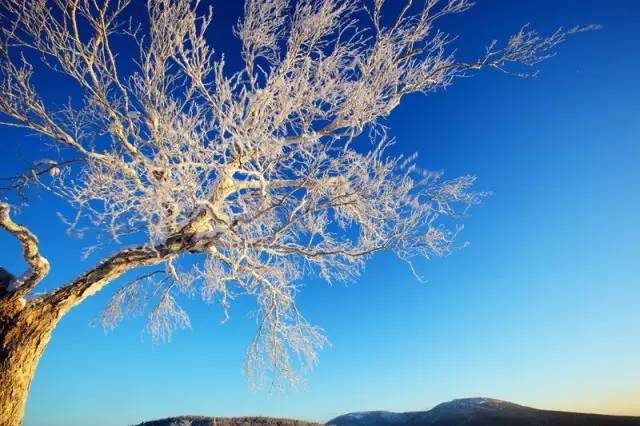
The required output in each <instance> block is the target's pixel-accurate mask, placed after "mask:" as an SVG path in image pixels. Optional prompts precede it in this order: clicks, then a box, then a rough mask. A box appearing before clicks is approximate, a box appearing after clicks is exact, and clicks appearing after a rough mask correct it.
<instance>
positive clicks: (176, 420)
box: [137, 416, 320, 426]
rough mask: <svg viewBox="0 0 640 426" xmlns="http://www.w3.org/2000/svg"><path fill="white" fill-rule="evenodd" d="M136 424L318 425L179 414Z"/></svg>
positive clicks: (181, 425) (254, 418) (173, 425)
mask: <svg viewBox="0 0 640 426" xmlns="http://www.w3.org/2000/svg"><path fill="white" fill-rule="evenodd" d="M137 426H320V423H309V422H303V421H301V420H291V419H275V418H271V417H202V416H180V417H169V418H167V419H161V420H152V421H150V422H144V423H140V424H139V425H137Z"/></svg>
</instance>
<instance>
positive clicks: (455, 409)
mask: <svg viewBox="0 0 640 426" xmlns="http://www.w3.org/2000/svg"><path fill="white" fill-rule="evenodd" d="M328 425H333V426H463V425H464V426H498V425H499V426H640V417H628V416H605V415H599V414H583V413H569V412H563V411H550V410H538V409H535V408H530V407H525V406H522V405H518V404H513V403H511V402H506V401H500V400H497V399H490V398H464V399H455V400H453V401H450V402H445V403H442V404H439V405H437V406H435V407H434V408H432V409H431V410H428V411H415V412H408V413H393V412H389V411H367V412H360V413H350V414H345V415H342V416H339V417H336V418H335V419H333V420H331V421H329V422H328Z"/></svg>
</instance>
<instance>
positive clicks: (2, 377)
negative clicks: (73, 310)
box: [0, 299, 62, 426]
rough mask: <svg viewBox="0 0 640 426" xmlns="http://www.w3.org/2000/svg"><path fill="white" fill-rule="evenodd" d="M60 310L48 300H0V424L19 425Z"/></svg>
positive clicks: (5, 425)
mask: <svg viewBox="0 0 640 426" xmlns="http://www.w3.org/2000/svg"><path fill="white" fill-rule="evenodd" d="M61 317H62V312H60V311H59V310H58V309H54V307H53V306H52V305H50V304H45V303H40V304H35V305H33V306H29V307H24V302H23V301H22V300H21V299H13V300H3V301H1V302H0V426H19V425H20V424H21V421H22V415H23V413H24V407H25V403H26V401H27V394H28V391H29V386H30V385H31V380H32V379H33V376H34V374H35V371H36V366H37V364H38V361H39V360H40V356H41V355H42V353H43V352H44V349H45V347H46V345H47V343H48V342H49V338H50V337H51V332H52V331H53V329H54V327H55V326H56V324H57V323H58V321H59V319H60V318H61Z"/></svg>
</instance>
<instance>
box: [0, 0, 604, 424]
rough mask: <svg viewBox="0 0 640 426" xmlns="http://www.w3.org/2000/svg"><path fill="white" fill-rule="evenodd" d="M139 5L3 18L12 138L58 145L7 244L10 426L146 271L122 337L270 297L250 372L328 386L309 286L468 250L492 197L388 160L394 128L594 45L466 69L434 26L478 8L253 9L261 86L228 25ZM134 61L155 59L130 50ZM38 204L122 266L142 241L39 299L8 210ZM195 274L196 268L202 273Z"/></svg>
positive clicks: (173, 5)
mask: <svg viewBox="0 0 640 426" xmlns="http://www.w3.org/2000/svg"><path fill="white" fill-rule="evenodd" d="M130 1H131V0H0V7H1V9H2V13H3V17H2V37H1V40H0V85H1V89H0V90H1V92H2V96H0V113H2V116H3V117H4V118H3V120H2V124H3V125H6V126H12V127H18V128H23V129H25V130H26V131H28V132H30V133H34V132H35V133H37V134H38V135H40V136H41V138H40V139H33V138H32V139H31V140H30V142H29V143H30V144H32V145H30V146H29V150H32V151H33V152H34V153H37V155H38V156H39V157H40V158H41V159H39V160H38V161H36V162H35V163H34V164H33V166H32V167H29V168H28V169H27V170H25V171H24V173H20V174H19V175H17V176H6V177H5V178H3V180H2V187H3V190H4V191H3V193H4V194H5V196H4V198H5V201H3V202H2V204H0V225H1V226H2V227H3V228H4V229H5V230H6V231H8V232H9V233H11V234H13V236H15V238H16V239H17V240H18V241H19V243H20V244H21V246H22V248H23V251H24V258H25V260H26V263H27V266H28V268H27V271H26V272H24V273H23V274H22V275H19V276H17V277H16V278H12V279H11V280H10V282H8V283H7V284H6V285H5V286H4V287H3V288H1V289H0V418H1V419H2V420H1V421H0V423H1V424H2V425H12V426H13V425H18V424H19V423H20V419H21V416H22V413H23V409H24V403H25V400H26V395H27V391H28V388H29V385H30V382H31V379H32V376H33V374H34V371H35V368H36V364H37V362H38V359H39V358H40V356H41V354H42V352H43V350H44V348H45V346H46V344H47V342H48V340H49V337H50V334H51V331H52V330H53V328H54V327H55V325H56V323H57V322H58V321H59V320H60V318H61V317H62V316H63V315H65V314H66V313H67V312H68V311H69V310H70V309H72V308H73V307H74V306H76V305H78V304H79V303H81V302H82V301H84V300H85V299H86V298H87V297H88V296H90V295H92V294H94V293H96V292H97V291H99V290H101V289H102V288H103V287H104V286H106V285H107V284H109V283H111V282H113V281H114V280H116V279H117V278H118V277H120V276H121V275H123V274H124V273H125V272H127V271H130V270H132V269H135V268H144V267H147V269H146V270H145V269H143V270H141V274H142V275H140V277H139V278H138V279H135V280H133V281H131V282H129V283H126V284H123V285H122V286H121V287H120V288H119V289H118V290H117V292H116V293H115V296H114V298H113V299H112V301H111V302H110V303H109V304H108V306H107V307H106V309H105V311H104V312H103V314H102V315H101V319H102V322H103V324H104V325H105V327H112V326H115V324H117V322H118V321H119V320H120V319H121V318H122V317H123V316H125V315H127V314H135V313H141V312H146V311H148V313H149V323H148V329H149V331H150V333H151V334H152V335H153V336H154V338H157V339H166V340H168V339H169V338H170V337H171V333H172V331H173V330H174V329H175V328H176V327H187V326H188V325H189V317H188V316H187V314H186V312H185V311H184V310H183V309H182V308H181V307H180V306H179V305H178V304H177V302H176V299H175V295H176V294H178V293H199V294H201V296H202V298H203V299H205V300H206V301H212V300H219V301H220V302H221V304H222V306H223V308H224V309H225V313H226V309H227V306H228V303H229V301H230V300H231V299H232V298H233V297H234V295H237V294H241V293H242V294H248V295H252V296H254V297H255V299H256V300H257V306H258V309H257V315H256V318H257V322H258V331H257V333H256V335H255V337H254V339H253V341H252V342H251V344H250V348H249V351H248V356H247V364H246V366H247V367H246V370H247V373H248V375H249V376H250V377H251V378H252V380H254V381H257V382H260V380H261V377H262V372H265V371H266V373H268V374H269V376H270V377H281V378H285V379H294V378H295V375H294V371H296V368H295V365H296V363H297V361H296V360H298V359H300V360H301V361H302V363H303V364H305V365H312V364H313V362H314V360H315V357H316V352H317V350H318V349H319V348H321V347H322V346H323V344H324V343H325V337H324V336H323V334H322V332H321V330H319V329H318V328H316V327H314V326H312V325H310V324H309V323H307V321H305V319H304V318H303V316H302V315H301V314H300V312H299V311H298V309H297V308H296V304H295V300H294V297H295V294H296V292H297V287H296V285H297V283H300V281H301V279H302V278H303V277H304V276H307V275H309V274H316V275H318V276H320V277H322V278H324V279H325V280H327V281H329V282H331V281H344V280H349V279H354V278H355V277H357V275H358V273H359V272H360V271H361V269H362V267H363V266H364V263H365V261H366V260H367V259H368V258H369V257H370V256H371V255H372V254H374V253H376V252H378V251H382V250H387V251H391V252H393V253H395V254H396V255H397V256H398V257H399V258H400V259H401V260H403V261H406V262H407V263H409V264H411V261H412V259H413V258H415V257H416V256H418V257H427V258H428V257H431V256H438V255H443V254H445V253H447V252H448V251H449V250H450V248H451V247H452V242H453V238H454V236H455V233H456V232H455V229H453V230H448V229H447V228H446V227H445V226H444V223H443V221H442V219H443V218H454V219H455V218H457V217H459V216H460V215H461V214H462V213H463V212H464V209H465V208H466V207H467V206H469V205H472V204H475V203H478V202H479V201H480V199H481V198H482V196H483V195H484V194H482V193H476V192H473V191H472V190H471V186H472V184H473V181H474V178H473V177H471V176H463V177H459V178H455V179H451V180H444V179H442V176H441V175H440V174H437V173H430V172H426V171H422V170H420V169H418V168H417V167H416V165H415V162H414V157H413V156H412V157H408V158H405V157H398V156H395V157H394V156H392V155H390V154H389V151H388V147H389V146H390V145H391V143H392V140H391V139H390V138H389V137H388V136H387V132H386V127H385V125H384V121H383V120H384V117H386V116H388V115H389V114H390V113H391V111H392V110H393V109H394V108H395V107H396V106H397V105H398V104H399V102H400V101H401V99H402V98H403V96H405V95H408V94H410V93H416V92H420V93H429V92H432V91H435V90H438V89H441V88H444V87H446V86H448V85H450V84H451V83H452V82H453V81H454V80H455V79H456V78H457V77H460V76H466V75H470V74H471V73H472V72H474V71H475V70H479V69H481V68H493V69H496V70H499V71H501V72H504V73H510V74H515V75H519V76H526V75H531V74H532V73H531V72H530V71H526V70H527V67H531V66H534V65H535V64H537V63H538V62H540V61H541V60H543V59H545V58H547V57H548V56H550V55H551V54H552V49H553V48H554V47H555V46H556V45H557V44H558V43H560V42H562V41H563V40H564V39H565V37H566V36H567V35H568V34H572V33H576V32H580V31H584V30H586V29H590V28H591V27H584V28H578V27H576V28H573V29H570V30H567V31H564V30H558V31H557V32H555V33H553V34H552V35H550V36H547V37H541V36H538V35H537V34H536V33H535V32H534V31H532V30H530V29H528V28H527V27H524V28H523V29H522V30H521V31H520V32H518V33H517V34H516V35H514V36H512V37H511V38H510V39H509V40H508V41H507V42H506V43H505V44H498V43H496V42H493V43H491V44H490V45H489V46H488V47H487V49H486V51H485V52H484V53H483V54H482V55H481V56H480V58H479V59H477V60H473V61H467V62H465V61H460V60H458V59H456V58H455V57H454V55H453V53H452V52H453V51H452V49H450V46H449V45H450V43H451V41H452V40H453V39H452V38H451V37H449V36H448V35H447V34H444V33H443V32H441V31H438V30H437V29H436V28H435V26H434V24H435V22H436V21H437V20H438V19H440V18H442V17H443V16H445V15H450V14H456V13H459V12H463V11H465V10H467V9H468V8H469V7H470V6H471V2H470V1H469V0H442V1H438V0H426V1H422V2H413V1H411V0H408V1H406V4H405V5H404V7H402V8H401V9H400V10H399V12H398V13H397V14H395V15H394V16H386V13H383V12H384V11H385V10H386V8H385V4H384V3H385V2H384V0H371V1H365V0H362V1H349V2H344V1H340V0H298V1H295V2H291V1H289V0H246V3H245V9H244V14H243V18H242V20H241V21H240V22H239V23H238V24H237V26H236V27H235V28H234V34H235V35H236V36H237V37H238V38H239V39H240V41H241V43H242V51H241V56H242V59H243V69H241V70H239V71H236V72H228V71H227V70H226V69H225V61H224V58H223V56H222V55H217V54H214V50H213V48H212V47H211V46H210V45H209V43H208V42H207V37H206V35H207V27H208V26H209V25H210V23H211V21H212V13H211V10H201V9H203V8H202V5H199V4H198V2H197V1H192V0H147V2H146V10H147V13H148V17H147V18H145V19H142V20H141V21H140V23H136V22H135V18H136V17H135V16H128V15H129V12H128V11H127V6H128V5H129V3H130ZM418 3H419V4H418ZM127 17H129V18H133V20H131V19H129V20H127ZM127 42H128V43H136V44H137V47H138V49H137V56H136V57H127V56H126V52H125V51H122V52H120V51H118V49H117V48H116V46H118V44H119V43H127ZM36 60H38V61H40V62H39V63H38V64H35V62H33V61H36ZM123 64H124V65H123ZM525 71H526V72H525ZM39 72H45V73H49V74H45V75H47V76H49V77H51V78H53V76H54V75H56V74H60V75H63V76H64V77H65V78H70V79H72V80H73V81H74V82H75V84H76V85H77V87H78V88H79V89H80V90H81V92H82V96H79V97H77V98H75V99H72V100H70V102H69V103H68V105H66V106H65V107H63V108H56V107H55V106H54V104H53V103H52V102H51V101H48V100H47V99H45V98H44V97H43V96H42V95H41V92H39V91H38V89H37V88H36V87H35V84H34V83H33V81H32V76H33V75H34V74H37V73H39ZM45 142H46V143H45ZM52 157H53V158H56V159H55V160H51V159H50V158H52ZM34 185H38V186H40V187H42V188H44V189H45V190H46V191H49V192H51V193H53V194H56V195H58V196H61V197H63V198H64V199H66V200H67V201H68V202H69V203H70V205H71V206H73V208H75V209H76V211H77V216H76V217H75V219H74V220H72V221H68V223H69V227H70V231H72V232H76V233H81V232H82V230H81V228H80V227H81V226H83V227H89V228H91V229H94V230H97V231H99V232H100V233H99V236H100V241H105V238H108V239H109V241H111V242H110V243H109V244H110V245H109V246H110V247H114V245H113V242H116V243H119V242H120V241H121V239H122V238H124V237H127V238H130V237H133V238H137V239H138V240H141V239H143V240H144V241H145V242H144V243H143V244H140V245H138V246H133V247H126V248H119V249H117V251H115V253H112V254H111V255H108V256H106V257H104V259H103V260H102V261H100V262H99V263H98V264H97V265H95V266H93V267H91V268H89V269H88V270H86V271H85V272H82V273H80V275H79V276H78V277H77V278H76V279H75V280H73V281H71V282H68V283H61V285H59V286H58V287H56V288H55V289H54V290H52V291H49V292H44V293H43V292H38V293H37V295H35V296H34V295H33V292H34V289H36V286H37V285H38V283H40V282H41V280H42V279H43V278H45V276H46V275H47V273H48V271H49V263H48V262H47V260H46V259H45V257H43V255H42V254H41V253H40V251H39V249H38V240H37V238H36V237H35V236H34V235H33V234H32V233H31V232H30V231H29V230H28V229H27V228H25V227H24V226H21V225H19V224H17V223H15V222H14V221H13V219H12V217H11V216H10V205H9V203H10V202H12V203H16V202H20V200H22V199H23V198H22V197H26V196H27V195H28V194H29V192H30V190H31V188H33V186H34ZM445 222H450V221H449V220H447V221H445ZM116 247H117V246H116ZM98 249H100V247H98ZM186 256H191V257H192V258H193V260H192V261H190V262H189V264H195V265H196V266H194V267H192V268H189V269H183V267H181V265H182V264H184V262H180V259H181V258H183V257H186ZM152 265H158V266H159V267H160V268H159V269H155V270H149V268H148V267H150V266H152ZM156 268H157V267H156ZM6 281H9V280H6ZM148 303H149V304H151V306H150V308H149V309H148V310H145V306H146V305H147V304H148ZM290 355H294V356H293V359H292V358H291V357H290Z"/></svg>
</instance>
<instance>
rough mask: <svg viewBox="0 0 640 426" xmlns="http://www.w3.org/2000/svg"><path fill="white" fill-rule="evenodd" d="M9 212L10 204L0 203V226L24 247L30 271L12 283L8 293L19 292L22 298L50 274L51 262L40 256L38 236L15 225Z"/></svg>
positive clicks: (24, 254)
mask: <svg viewBox="0 0 640 426" xmlns="http://www.w3.org/2000/svg"><path fill="white" fill-rule="evenodd" d="M9 210H10V207H9V204H7V203H0V226H1V227H2V228H4V229H5V230H7V232H9V233H11V234H12V235H13V236H14V237H16V238H17V239H18V241H19V242H20V244H21V245H22V253H23V256H24V259H25V261H26V262H27V265H28V269H27V271H26V272H25V273H24V274H22V275H20V276H19V277H18V278H16V279H15V280H13V281H12V282H11V283H10V284H9V287H8V288H7V289H6V291H9V292H11V291H17V293H18V294H19V295H20V296H23V295H25V294H27V293H28V292H29V291H30V290H31V289H33V288H34V287H35V286H36V285H37V284H38V283H39V282H40V281H41V280H42V279H43V278H44V277H45V276H46V275H47V274H48V273H49V262H48V261H47V259H45V258H44V257H43V256H42V255H41V254H40V251H39V249H38V239H37V238H36V236H35V235H33V234H32V233H31V232H30V231H29V230H28V229H27V228H26V227H25V226H22V225H18V224H17V223H15V222H14V221H13V220H12V219H11V217H10V216H9ZM1 291H2V289H0V292H1Z"/></svg>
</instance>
